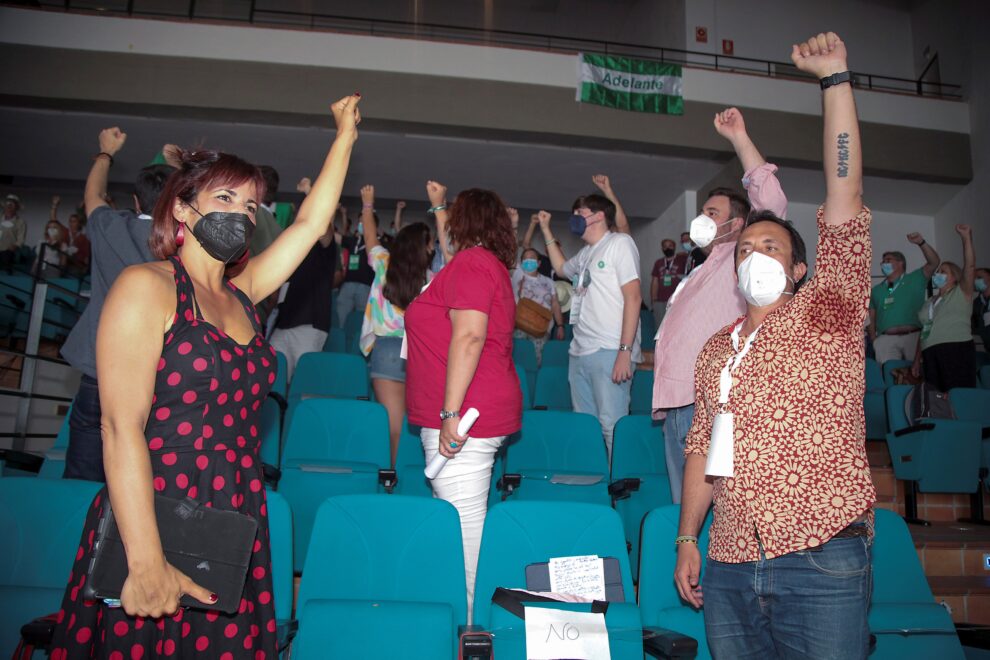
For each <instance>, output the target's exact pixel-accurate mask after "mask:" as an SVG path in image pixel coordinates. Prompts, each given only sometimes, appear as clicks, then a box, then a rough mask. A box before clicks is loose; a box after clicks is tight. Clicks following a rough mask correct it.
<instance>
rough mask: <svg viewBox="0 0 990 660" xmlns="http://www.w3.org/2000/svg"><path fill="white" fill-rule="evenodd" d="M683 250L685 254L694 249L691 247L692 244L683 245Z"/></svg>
mask: <svg viewBox="0 0 990 660" xmlns="http://www.w3.org/2000/svg"><path fill="white" fill-rule="evenodd" d="M681 249H682V250H684V251H685V252H690V251H691V250H692V249H693V246H692V245H691V243H690V242H688V243H681Z"/></svg>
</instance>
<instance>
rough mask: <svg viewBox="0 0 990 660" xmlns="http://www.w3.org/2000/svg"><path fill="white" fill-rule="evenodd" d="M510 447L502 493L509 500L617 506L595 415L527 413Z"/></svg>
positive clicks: (600, 430)
mask: <svg viewBox="0 0 990 660" xmlns="http://www.w3.org/2000/svg"><path fill="white" fill-rule="evenodd" d="M506 442H507V443H508V445H507V447H506V458H505V474H504V475H503V476H502V484H501V488H500V490H502V491H503V493H505V494H506V496H507V497H508V498H510V499H513V500H567V501H577V502H594V503H597V504H603V505H605V506H609V505H611V498H610V497H609V494H608V473H609V470H608V458H607V457H606V455H605V441H604V440H603V439H602V429H601V426H599V424H598V420H597V419H595V418H594V417H592V416H591V415H586V414H583V413H573V412H561V411H555V410H527V411H524V412H523V416H522V429H521V430H520V431H519V433H516V434H513V435H512V436H510V437H509V438H508V439H507V440H506Z"/></svg>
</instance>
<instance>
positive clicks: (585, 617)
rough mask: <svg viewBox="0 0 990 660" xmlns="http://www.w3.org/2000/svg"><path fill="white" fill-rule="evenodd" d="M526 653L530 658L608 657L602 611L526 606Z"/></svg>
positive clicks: (600, 659) (577, 659) (588, 659)
mask: <svg viewBox="0 0 990 660" xmlns="http://www.w3.org/2000/svg"><path fill="white" fill-rule="evenodd" d="M526 657H527V658H528V659H529V660H559V659H560V658H572V659H573V660H609V659H610V658H611V657H612V655H611V653H610V652H609V648H608V632H607V631H606V629H605V615H604V614H592V613H591V612H567V611H564V610H552V609H549V608H546V607H527V608H526Z"/></svg>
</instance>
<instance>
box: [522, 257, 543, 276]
mask: <svg viewBox="0 0 990 660" xmlns="http://www.w3.org/2000/svg"><path fill="white" fill-rule="evenodd" d="M539 266H540V262H539V261H537V260H536V259H523V260H522V269H523V270H524V271H525V272H527V273H535V272H536V269H537V268H539Z"/></svg>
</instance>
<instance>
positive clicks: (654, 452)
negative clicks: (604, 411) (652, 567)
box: [609, 415, 671, 575]
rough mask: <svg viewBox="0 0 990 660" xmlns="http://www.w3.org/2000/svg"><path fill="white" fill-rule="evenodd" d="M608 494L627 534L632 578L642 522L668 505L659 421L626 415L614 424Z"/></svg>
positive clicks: (668, 478)
mask: <svg viewBox="0 0 990 660" xmlns="http://www.w3.org/2000/svg"><path fill="white" fill-rule="evenodd" d="M609 493H610V494H611V495H612V503H613V506H614V507H615V510H616V512H617V513H618V514H619V517H621V518H622V527H623V528H624V529H625V530H626V541H627V542H628V543H629V563H630V564H631V565H632V570H633V575H635V574H636V572H637V571H638V569H639V554H640V544H639V534H640V528H641V527H642V525H643V519H644V518H645V517H646V514H648V513H649V512H650V511H652V510H653V509H656V508H657V507H661V506H664V505H667V504H670V502H671V497H670V477H669V476H668V475H667V460H666V458H665V453H664V435H663V426H662V425H661V423H660V422H659V421H656V420H654V419H652V418H651V417H650V416H649V415H629V416H627V417H623V418H622V419H620V420H619V421H618V422H617V423H616V424H615V434H614V436H613V439H612V483H611V485H610V486H609Z"/></svg>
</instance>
